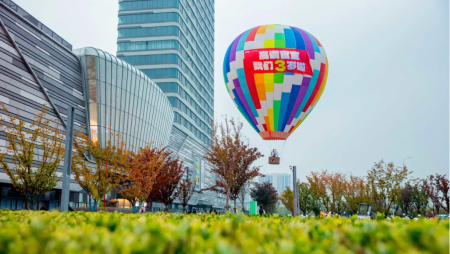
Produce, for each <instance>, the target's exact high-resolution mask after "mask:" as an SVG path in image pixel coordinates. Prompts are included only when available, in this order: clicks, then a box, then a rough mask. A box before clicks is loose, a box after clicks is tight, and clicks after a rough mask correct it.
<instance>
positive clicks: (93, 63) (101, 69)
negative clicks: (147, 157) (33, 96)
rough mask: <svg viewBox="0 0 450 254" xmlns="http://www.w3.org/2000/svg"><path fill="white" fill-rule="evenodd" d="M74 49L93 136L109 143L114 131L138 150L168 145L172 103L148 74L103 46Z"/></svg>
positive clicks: (102, 142)
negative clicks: (78, 60)
mask: <svg viewBox="0 0 450 254" xmlns="http://www.w3.org/2000/svg"><path fill="white" fill-rule="evenodd" d="M73 52H74V54H75V55H77V56H78V58H79V59H80V61H81V68H82V73H84V75H83V79H84V81H85V82H84V84H85V86H86V87H85V91H86V92H87V95H86V97H87V98H88V103H87V104H88V108H89V111H88V117H89V121H87V124H88V129H90V135H91V137H92V138H93V139H98V140H99V141H100V142H101V144H102V145H105V143H106V142H107V141H108V140H109V138H110V135H109V134H110V133H111V132H112V133H114V134H120V135H121V137H122V138H123V140H124V141H125V143H126V144H127V146H129V147H131V146H133V147H134V148H135V149H138V148H139V147H144V146H145V145H146V144H149V143H151V142H153V144H154V145H163V146H167V145H168V142H169V137H170V132H171V129H172V123H173V119H174V113H173V110H172V106H171V104H170V102H169V100H168V99H167V98H166V96H165V95H164V93H163V92H162V91H161V89H160V88H159V87H158V86H157V85H156V84H155V83H154V82H153V81H152V80H150V78H149V77H148V76H147V75H145V74H144V73H142V72H141V71H139V70H137V69H136V68H134V67H133V66H131V65H130V64H128V63H126V62H124V61H122V60H120V59H117V58H116V57H115V56H113V55H110V54H108V53H106V52H104V51H102V50H100V49H96V48H91V47H87V48H81V49H76V50H74V51H73Z"/></svg>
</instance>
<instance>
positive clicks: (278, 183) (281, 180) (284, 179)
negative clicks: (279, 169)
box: [258, 173, 292, 196]
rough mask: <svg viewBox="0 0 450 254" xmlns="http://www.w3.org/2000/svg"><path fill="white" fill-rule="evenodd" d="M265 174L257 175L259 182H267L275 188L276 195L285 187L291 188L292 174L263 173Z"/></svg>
mask: <svg viewBox="0 0 450 254" xmlns="http://www.w3.org/2000/svg"><path fill="white" fill-rule="evenodd" d="M265 175H266V176H264V177H262V176H260V177H258V182H259V183H264V182H269V183H272V184H273V187H275V189H276V190H277V193H278V196H280V195H281V193H283V191H285V190H286V188H287V187H289V188H291V190H292V175H291V174H284V173H273V174H265Z"/></svg>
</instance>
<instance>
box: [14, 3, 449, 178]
mask: <svg viewBox="0 0 450 254" xmlns="http://www.w3.org/2000/svg"><path fill="white" fill-rule="evenodd" d="M15 2H16V3H17V4H19V5H20V6H21V7H23V8H24V9H25V10H27V11H28V12H29V13H30V14H32V15H33V16H35V17H36V18H37V19H39V20H40V21H41V22H43V23H44V24H45V25H47V26H48V27H49V28H50V29H52V30H54V31H55V32H56V33H58V34H59V35H60V36H61V37H63V38H64V39H66V40H67V41H68V42H69V43H71V44H72V45H73V46H74V48H80V47H85V46H93V47H97V48H101V49H103V50H105V51H107V52H110V53H112V54H115V53H116V41H117V23H118V21H117V15H118V14H117V12H118V1H116V0H76V1H73V0H72V1H71V0H39V1H38V0H15ZM215 9H216V18H215V20H216V24H215V32H216V33H215V112H216V115H215V117H216V118H218V117H219V118H220V116H221V115H225V114H227V115H228V116H233V117H240V119H241V121H244V119H243V117H242V116H240V113H239V111H238V110H237V109H236V108H235V106H234V104H233V103H232V101H231V99H230V97H229V96H228V94H227V91H226V88H225V84H224V81H223V74H222V62H223V57H224V55H225V51H226V49H227V47H228V46H229V44H230V43H231V42H232V40H234V39H235V38H236V37H237V36H238V35H239V34H240V33H242V32H244V31H245V30H247V29H249V28H252V27H255V26H258V25H263V24H274V23H275V24H286V25H291V26H296V27H299V28H302V29H304V30H306V31H308V32H310V33H312V34H313V35H314V36H315V37H316V38H317V39H318V40H319V41H320V42H321V43H322V45H323V46H324V48H325V50H326V51H327V55H328V60H329V64H330V70H329V75H328V82H327V86H326V89H325V91H324V93H323V95H322V98H321V99H320V101H319V103H318V104H317V106H316V107H315V109H314V110H313V112H312V113H311V114H310V115H309V116H308V118H307V120H306V121H305V122H304V123H302V125H301V126H300V127H299V128H298V129H297V130H296V132H295V133H294V134H293V135H291V137H290V138H289V139H288V140H287V141H286V142H285V143H284V142H282V141H263V140H262V139H261V138H260V137H259V135H258V134H256V133H255V132H254V131H253V129H252V128H251V127H250V126H249V125H248V123H247V122H245V123H244V124H245V126H246V127H245V133H246V135H247V136H248V137H249V140H250V143H251V145H253V146H257V147H258V148H259V149H260V150H261V151H262V152H263V153H264V154H266V155H268V154H269V152H270V149H272V148H277V149H278V151H280V150H281V149H282V147H283V145H284V150H283V153H282V155H281V157H282V161H283V162H282V164H281V165H280V166H269V165H267V157H265V158H264V159H261V160H260V161H258V162H257V163H256V164H255V165H262V166H263V173H275V172H278V173H288V172H290V171H289V168H288V166H287V165H297V168H299V169H300V170H299V172H298V173H297V175H299V178H300V179H305V178H304V175H305V172H309V171H318V170H321V169H327V170H329V171H333V172H334V171H336V172H347V173H353V174H356V175H364V174H365V173H366V171H367V170H369V169H370V168H371V166H372V165H373V163H374V162H375V161H378V160H380V159H384V160H385V161H388V162H391V161H392V162H394V163H395V164H396V165H398V166H401V165H402V163H403V159H404V158H407V157H409V156H412V157H413V158H412V159H408V160H407V161H406V162H405V163H406V165H407V166H408V167H409V168H410V169H411V170H412V171H414V177H425V176H427V175H429V174H434V173H439V174H447V175H448V174H449V3H448V1H446V0H427V1H423V0H402V1H399V0H397V1H392V0H390V1H389V0H377V1H365V0H340V1H334V0H328V1H323V0H315V1H305V0H290V1H288V0H277V1H271V0H245V1H243V0H216V8H215Z"/></svg>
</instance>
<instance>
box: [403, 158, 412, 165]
mask: <svg viewBox="0 0 450 254" xmlns="http://www.w3.org/2000/svg"><path fill="white" fill-rule="evenodd" d="M411 158H412V156H410V157H408V158H405V159H403V168H405V161H406V160H407V159H411Z"/></svg>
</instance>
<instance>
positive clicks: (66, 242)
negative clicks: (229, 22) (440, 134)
mask: <svg viewBox="0 0 450 254" xmlns="http://www.w3.org/2000/svg"><path fill="white" fill-rule="evenodd" d="M0 253H30V254H33V253H124V254H127V253H396V254H402V253H449V221H448V220H441V221H439V220H426V219H419V220H417V221H415V220H402V219H400V218H398V217H396V218H393V219H392V220H390V221H389V220H386V219H384V220H361V219H357V218H356V217H352V218H350V219H345V218H339V217H330V218H322V219H316V218H311V217H309V218H308V217H307V218H300V217H287V216H284V217H280V216H278V215H274V216H270V215H264V216H255V215H252V216H246V215H243V214H233V215H231V214H226V215H214V214H202V215H194V214H190V215H184V214H168V213H159V214H152V213H145V214H125V213H117V212H116V213H87V212H70V213H59V212H43V211H38V212H35V211H16V212H14V211H9V210H0Z"/></svg>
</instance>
